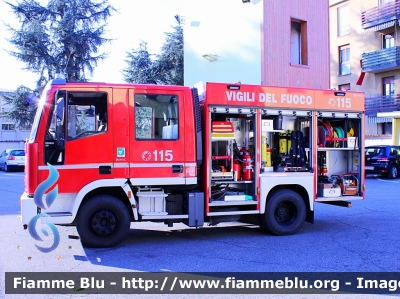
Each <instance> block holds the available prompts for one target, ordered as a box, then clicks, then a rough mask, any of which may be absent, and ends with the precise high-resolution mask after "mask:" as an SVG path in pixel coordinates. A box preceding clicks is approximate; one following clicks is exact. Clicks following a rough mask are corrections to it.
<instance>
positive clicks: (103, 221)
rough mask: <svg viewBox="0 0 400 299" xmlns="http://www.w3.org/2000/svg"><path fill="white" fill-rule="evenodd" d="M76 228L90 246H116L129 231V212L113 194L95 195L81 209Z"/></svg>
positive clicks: (83, 240)
mask: <svg viewBox="0 0 400 299" xmlns="http://www.w3.org/2000/svg"><path fill="white" fill-rule="evenodd" d="M76 228H77V230H78V233H79V236H80V237H81V240H82V243H83V244H84V245H86V246H88V247H112V246H116V245H117V244H118V243H120V242H121V241H122V240H123V239H124V238H125V237H126V235H127V234H128V232H129V228H130V217H129V212H128V209H127V208H126V206H125V205H124V204H123V203H122V202H121V201H120V200H119V199H117V198H115V197H113V196H109V195H99V196H95V197H93V198H91V199H89V200H88V201H87V202H85V203H84V204H83V205H82V207H81V208H80V209H79V212H78V215H77V217H76Z"/></svg>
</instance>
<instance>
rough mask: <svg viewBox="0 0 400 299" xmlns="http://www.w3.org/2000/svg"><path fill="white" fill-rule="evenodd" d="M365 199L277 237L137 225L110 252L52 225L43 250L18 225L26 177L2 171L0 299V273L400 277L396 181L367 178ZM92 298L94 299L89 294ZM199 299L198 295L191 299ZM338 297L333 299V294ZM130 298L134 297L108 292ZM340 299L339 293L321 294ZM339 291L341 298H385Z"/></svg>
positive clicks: (236, 229)
mask: <svg viewBox="0 0 400 299" xmlns="http://www.w3.org/2000/svg"><path fill="white" fill-rule="evenodd" d="M366 183H367V193H366V194H367V195H366V199H365V200H364V201H356V202H353V205H352V207H351V208H343V207H337V206H331V205H325V204H316V206H315V223H314V224H309V223H306V224H305V225H304V227H303V228H302V230H301V231H300V232H299V233H298V234H296V235H293V236H285V237H277V236H272V235H268V234H265V233H263V232H262V231H261V230H260V229H259V228H258V227H255V226H251V225H247V226H237V224H234V223H229V224H228V225H223V226H222V225H218V226H217V227H209V226H205V227H202V228H199V229H194V228H188V227H186V226H185V225H183V224H178V225H174V227H173V228H169V227H167V226H165V225H164V224H162V223H151V222H143V223H134V224H132V226H131V231H130V234H129V236H128V237H127V238H126V239H125V240H124V242H123V243H122V244H120V245H119V246H118V247H115V248H108V249H90V248H84V247H82V245H81V243H80V240H79V239H78V235H77V232H76V229H75V227H57V228H58V229H59V232H60V235H61V241H60V245H59V246H58V247H57V248H56V249H55V250H54V251H52V252H50V253H42V252H40V251H39V250H38V249H37V248H36V247H35V245H38V243H37V241H35V240H33V239H32V238H31V236H30V235H29V233H28V232H27V231H26V230H23V229H22V226H21V223H20V221H19V197H20V195H21V193H22V191H23V173H18V172H15V173H14V172H12V173H4V172H2V171H0V198H1V200H0V233H1V236H2V240H3V242H2V245H1V247H0V248H1V249H0V253H1V255H0V269H1V277H0V288H1V289H2V291H1V293H0V297H1V296H2V294H3V296H5V297H6V298H25V296H23V295H4V273H5V272H125V271H129V272H136V271H138V272H142V271H143V272H360V273H362V272H400V255H399V254H398V249H399V244H400V241H399V240H400V230H399V227H400V204H399V201H400V198H399V191H400V179H398V180H387V179H385V178H381V177H375V176H372V177H368V178H367V182H366ZM39 296H40V298H92V296H93V298H109V297H110V295H89V294H76V295H73V296H72V297H71V295H57V296H55V295H52V296H51V295H29V297H30V298H36V297H37V298H39ZM94 296H95V297H94ZM195 296H196V297H195ZM244 296H245V297H248V298H266V297H268V298H291V297H293V298H320V297H321V296H322V295H267V296H266V295H237V296H233V295H226V296H225V295H217V296H215V298H228V297H229V298H232V297H244ZM335 296H336V297H335ZM113 297H117V298H132V295H118V296H117V295H113ZM141 297H143V298H146V297H148V298H169V297H171V298H172V297H173V298H211V297H210V295H141ZM323 297H324V298H329V297H331V298H337V295H323ZM382 297H386V296H379V295H354V294H343V295H341V296H340V298H382Z"/></svg>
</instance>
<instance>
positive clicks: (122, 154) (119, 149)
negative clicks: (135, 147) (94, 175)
mask: <svg viewBox="0 0 400 299" xmlns="http://www.w3.org/2000/svg"><path fill="white" fill-rule="evenodd" d="M117 157H118V158H125V148H124V147H117Z"/></svg>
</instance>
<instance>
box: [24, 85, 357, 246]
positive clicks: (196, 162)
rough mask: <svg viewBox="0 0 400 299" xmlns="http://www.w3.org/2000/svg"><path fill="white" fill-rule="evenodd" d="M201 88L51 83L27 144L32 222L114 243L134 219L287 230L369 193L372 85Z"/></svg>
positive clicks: (95, 242)
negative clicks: (368, 97) (323, 206)
mask: <svg viewBox="0 0 400 299" xmlns="http://www.w3.org/2000/svg"><path fill="white" fill-rule="evenodd" d="M199 89H200V90H199V91H200V92H198V89H196V88H194V89H190V88H188V87H183V86H158V85H138V84H105V83H66V82H65V80H62V79H55V80H52V81H51V82H49V83H48V85H47V86H46V89H45V90H44V91H43V93H42V97H41V99H40V103H39V105H38V110H37V114H36V117H35V120H34V124H33V127H32V132H31V136H30V138H29V140H28V142H27V143H26V159H27V162H26V177H25V192H24V194H23V195H22V197H21V214H22V215H21V216H22V217H21V220H22V223H23V225H24V226H25V227H27V226H28V225H29V222H30V220H31V219H32V218H33V217H34V216H35V215H37V214H38V213H44V212H45V213H46V214H47V215H48V216H49V217H46V221H48V222H52V223H55V224H60V225H71V224H72V225H76V226H77V230H78V233H79V235H80V237H81V240H82V242H83V243H84V244H85V245H88V246H93V247H109V246H115V245H116V244H118V243H119V242H121V241H122V240H123V238H124V237H125V236H126V235H127V233H128V231H129V228H130V225H131V222H135V221H162V222H164V223H166V224H168V225H172V224H173V223H174V222H183V223H185V224H187V225H188V226H190V227H199V226H202V225H203V224H204V222H209V223H211V224H218V223H219V222H227V221H228V222H231V221H241V222H245V223H257V224H259V225H260V226H261V227H262V228H264V229H265V230H267V231H269V232H271V233H273V234H276V235H287V234H293V233H296V232H298V231H299V230H300V228H301V227H302V224H303V223H304V221H309V222H313V213H314V203H316V202H324V203H330V204H334V205H339V206H350V201H351V200H359V199H363V197H364V177H363V168H364V167H363V166H364V160H363V159H364V158H363V157H364V156H363V154H362V153H363V151H364V148H363V146H364V145H363V144H364V142H363V141H364V140H363V136H364V95H363V94H362V93H356V92H338V91H334V90H310V89H297V88H282V87H266V86H258V85H245V84H229V83H207V84H204V85H203V84H201V85H199ZM51 172H56V173H57V175H54V176H52V175H51ZM55 186H57V188H58V189H56V188H55ZM55 193H56V194H55ZM50 194H52V195H51V196H50Z"/></svg>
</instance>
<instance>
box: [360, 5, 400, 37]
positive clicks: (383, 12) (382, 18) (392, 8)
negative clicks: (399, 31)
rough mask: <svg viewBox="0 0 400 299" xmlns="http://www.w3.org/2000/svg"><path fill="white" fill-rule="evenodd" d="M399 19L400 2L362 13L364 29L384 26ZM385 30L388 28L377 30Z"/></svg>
mask: <svg viewBox="0 0 400 299" xmlns="http://www.w3.org/2000/svg"><path fill="white" fill-rule="evenodd" d="M398 19H400V0H395V1H394V2H389V3H386V4H382V5H379V6H375V7H374V8H371V9H368V10H366V11H363V12H361V25H362V28H363V29H368V28H371V27H374V26H378V25H383V24H385V23H387V22H390V21H393V20H398ZM391 26H393V25H391ZM384 28H387V27H385V26H383V27H382V28H380V27H378V28H377V30H381V29H384Z"/></svg>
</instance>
